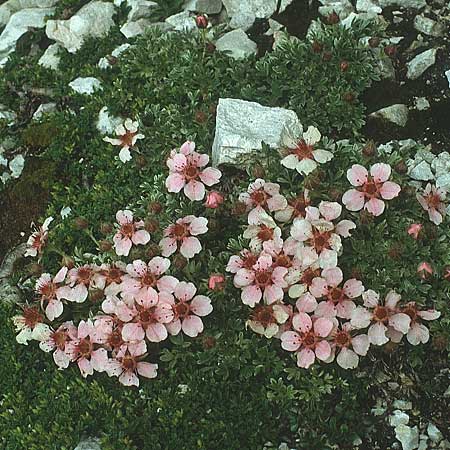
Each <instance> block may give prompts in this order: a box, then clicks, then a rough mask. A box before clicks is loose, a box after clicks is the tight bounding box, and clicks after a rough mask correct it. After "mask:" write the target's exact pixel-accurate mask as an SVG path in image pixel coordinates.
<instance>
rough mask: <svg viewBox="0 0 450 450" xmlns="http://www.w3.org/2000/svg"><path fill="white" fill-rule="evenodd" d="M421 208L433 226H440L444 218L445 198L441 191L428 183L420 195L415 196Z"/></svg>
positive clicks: (444, 193)
mask: <svg viewBox="0 0 450 450" xmlns="http://www.w3.org/2000/svg"><path fill="white" fill-rule="evenodd" d="M416 197H417V200H418V202H419V203H420V205H421V206H422V208H423V209H424V210H425V211H427V212H428V217H429V218H430V220H431V221H432V222H433V223H434V224H435V225H440V224H441V223H442V220H443V218H444V216H445V203H444V200H445V197H446V192H445V191H444V190H443V189H440V188H437V187H436V186H432V185H431V184H430V183H428V184H427V185H426V187H425V189H424V191H423V192H422V193H417V194H416Z"/></svg>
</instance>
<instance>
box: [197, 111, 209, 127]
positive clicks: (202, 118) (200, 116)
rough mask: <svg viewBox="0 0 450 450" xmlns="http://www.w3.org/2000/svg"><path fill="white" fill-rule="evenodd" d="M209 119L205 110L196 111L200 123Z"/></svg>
mask: <svg viewBox="0 0 450 450" xmlns="http://www.w3.org/2000/svg"><path fill="white" fill-rule="evenodd" d="M207 120H208V116H207V115H206V113H204V112H203V111H200V110H199V111H196V112H195V121H196V122H197V123H199V124H202V123H206V122H207Z"/></svg>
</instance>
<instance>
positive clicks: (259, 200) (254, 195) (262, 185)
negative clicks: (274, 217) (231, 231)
mask: <svg viewBox="0 0 450 450" xmlns="http://www.w3.org/2000/svg"><path fill="white" fill-rule="evenodd" d="M239 201H241V202H242V203H244V204H245V205H247V208H248V209H250V212H249V213H248V223H249V224H250V225H256V224H258V223H259V218H260V215H261V213H263V212H265V211H266V212H267V211H270V212H274V211H280V210H282V209H284V208H286V207H287V200H286V199H285V198H284V196H283V195H281V194H280V185H279V184H277V183H268V182H266V181H264V180H263V179H261V178H257V179H256V180H255V181H254V182H253V183H250V185H249V187H248V190H247V192H243V193H241V194H240V195H239Z"/></svg>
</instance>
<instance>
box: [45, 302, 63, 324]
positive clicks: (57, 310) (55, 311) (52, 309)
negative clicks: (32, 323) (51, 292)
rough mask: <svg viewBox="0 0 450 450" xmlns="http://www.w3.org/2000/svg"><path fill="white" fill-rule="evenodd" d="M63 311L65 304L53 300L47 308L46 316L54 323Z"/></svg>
mask: <svg viewBox="0 0 450 450" xmlns="http://www.w3.org/2000/svg"><path fill="white" fill-rule="evenodd" d="M63 309H64V308H63V304H62V303H61V302H60V301H59V300H57V299H52V300H50V301H49V302H48V305H47V307H46V308H45V315H46V316H47V318H48V320H50V322H53V321H54V320H55V319H56V318H57V317H59V316H60V315H61V314H62V313H63Z"/></svg>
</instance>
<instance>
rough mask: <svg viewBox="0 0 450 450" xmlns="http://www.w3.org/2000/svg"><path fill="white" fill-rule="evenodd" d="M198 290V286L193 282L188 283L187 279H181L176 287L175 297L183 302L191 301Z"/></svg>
mask: <svg viewBox="0 0 450 450" xmlns="http://www.w3.org/2000/svg"><path fill="white" fill-rule="evenodd" d="M196 292H197V288H196V287H195V285H194V284H193V283H186V281H180V282H179V283H178V284H177V286H176V288H175V297H176V298H177V299H178V300H181V301H183V302H187V301H189V300H190V299H191V298H193V297H194V295H195V293H196Z"/></svg>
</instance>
